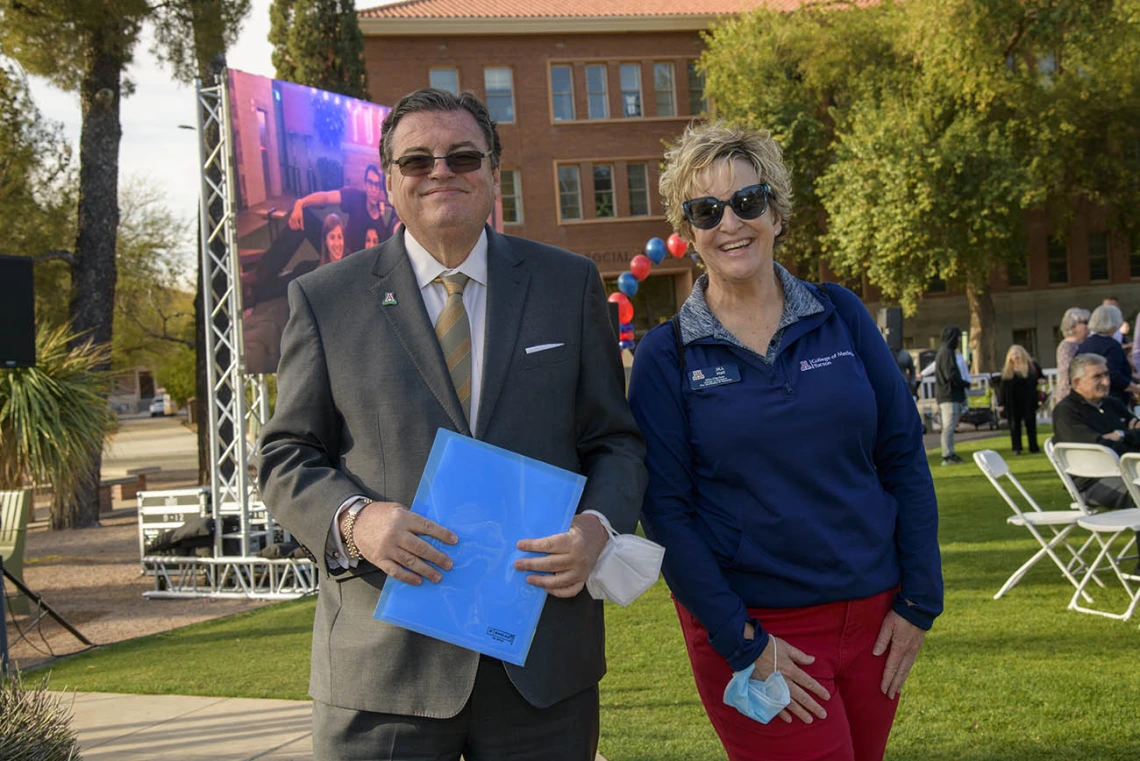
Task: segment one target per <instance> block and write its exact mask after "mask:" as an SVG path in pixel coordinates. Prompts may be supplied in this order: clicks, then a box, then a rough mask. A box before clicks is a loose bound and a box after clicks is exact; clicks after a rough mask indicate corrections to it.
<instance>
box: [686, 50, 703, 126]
mask: <svg viewBox="0 0 1140 761" xmlns="http://www.w3.org/2000/svg"><path fill="white" fill-rule="evenodd" d="M686 69H688V72H689V113H690V114H692V115H693V116H696V115H697V114H703V113H704V112H705V111H706V110H708V103H706V102H705V75H704V74H702V73H700V72H699V71H697V62H696V61H689V63H688V65H687V66H686Z"/></svg>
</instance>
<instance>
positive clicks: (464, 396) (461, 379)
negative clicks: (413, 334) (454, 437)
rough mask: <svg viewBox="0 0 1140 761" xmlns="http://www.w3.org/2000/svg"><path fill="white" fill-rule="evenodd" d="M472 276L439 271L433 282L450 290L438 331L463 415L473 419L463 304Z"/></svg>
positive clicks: (467, 328) (468, 339)
mask: <svg viewBox="0 0 1140 761" xmlns="http://www.w3.org/2000/svg"><path fill="white" fill-rule="evenodd" d="M468 280H469V278H468V277H467V276H466V275H464V274H463V273H462V272H456V273H455V274H454V275H440V276H439V277H437V278H436V279H435V281H434V282H437V283H442V284H443V287H444V288H445V289H446V290H447V301H446V302H445V303H444V305H443V311H442V312H440V313H439V318H438V319H437V320H436V321H435V335H436V337H437V338H438V339H439V345H440V347H441V348H442V349H443V357H444V359H445V360H446V361H447V371H448V372H449V373H451V383H452V385H454V386H455V393H456V394H457V395H458V396H459V403H460V404H461V405H463V416H464V417H465V418H467V421H468V422H470V421H471V323H470V322H469V321H468V319H467V310H466V309H464V308H463V287H464V286H466V285H467V281H468Z"/></svg>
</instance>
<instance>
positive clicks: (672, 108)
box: [653, 61, 677, 116]
mask: <svg viewBox="0 0 1140 761" xmlns="http://www.w3.org/2000/svg"><path fill="white" fill-rule="evenodd" d="M658 68H661V69H662V70H668V72H669V89H668V91H666V90H660V89H658V87H657V70H658ZM666 92H667V93H668V95H669V113H667V114H663V113H661V95H662V94H663V93H666ZM653 102H654V106H655V107H656V108H657V116H676V115H677V68H676V67H675V66H674V65H673V62H672V61H654V62H653Z"/></svg>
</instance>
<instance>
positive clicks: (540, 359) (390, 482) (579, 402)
mask: <svg viewBox="0 0 1140 761" xmlns="http://www.w3.org/2000/svg"><path fill="white" fill-rule="evenodd" d="M488 238H489V241H488V242H489V245H488V251H487V260H488V262H487V264H488V275H487V279H488V284H487V324H486V330H487V333H486V339H485V340H486V350H485V359H484V370H483V386H482V396H481V400H480V402H479V410H478V412H477V417H476V420H475V431H474V435H475V436H477V437H478V438H479V439H482V440H483V441H487V442H489V443H491V444H495V445H497V446H501V447H505V448H507V449H510V450H512V451H514V452H518V453H521V454H524V455H526V456H528V457H533V458H536V459H539V460H543V461H545V462H548V463H551V464H553V465H557V466H559V467H562V468H566V469H568V470H572V471H575V472H578V473H582V474H585V475H586V476H587V477H588V480H587V482H586V488H585V493H584V494H583V496H582V500H581V503H580V505H579V510H584V509H595V510H598V511H600V512H602V513H604V514H605V515H606V516H607V517H608V518H609V519H610V521H611V522H612V523H613V525H614V528H615V529H616V530H618V531H621V532H629V531H632V530H633V529H634V526H635V524H636V521H637V513H638V510H639V509H640V507H641V499H642V495H643V493H644V490H645V482H646V476H645V467H644V465H643V458H644V454H645V445H644V442H643V440H642V438H641V434H640V433H639V432H638V430H637V427H636V425H635V424H634V422H633V417H632V416H631V414H630V412H629V408H628V406H627V404H626V399H625V391H624V373H623V371H622V367H621V363H620V361H619V358H618V351H617V346H616V341H615V337H614V334H613V331H612V329H611V327H610V324H609V320H608V316H607V311H606V298H605V292H604V289H603V288H602V282H601V279H600V278H599V276H598V272H597V269H596V268H595V267H594V265H593V263H592V262H591V261H590V260H589V259H586V258H585V257H581V256H578V255H576V254H572V253H570V252H567V251H563V250H561V249H557V248H553V247H551V246H546V245H542V244H538V243H534V242H532V241H527V240H524V239H522V238H514V237H510V236H504V235H500V234H498V233H495V232H494V231H491V230H488ZM388 294H391V295H392V296H394V297H395V299H396V300H397V304H395V305H388V306H384V305H382V301H383V300H384V299H385V297H386V296H387V295H388ZM289 306H290V316H289V322H288V325H287V326H286V328H285V332H284V335H283V337H282V340H281V364H280V367H279V369H278V376H277V378H278V396H277V407H276V411H275V412H274V415H273V419H272V420H270V422H269V424H268V425H267V426H266V427H265V429H264V431H263V433H262V440H261V462H260V468H259V473H258V478H259V483H260V486H261V493H262V496H263V498H264V500H265V503H266V504H267V505H268V506H269V508H270V509H271V510H272V512H273V514H274V516H275V517H276V518H277V520H279V521H280V522H281V524H282V525H283V526H284V527H285V528H287V529H288V530H289V531H290V532H292V533H293V535H294V536H295V537H296V538H297V539H298V541H300V542H301V543H302V544H303V545H304V546H306V547H308V548H310V549H311V551H312V553H313V554H314V555H315V556H316V557H317V558H318V562H320V563H321V564H322V565H324V564H325V558H324V548H325V542H326V540H327V539H328V537H329V532H330V529H331V527H332V523H333V516H334V514H335V513H336V510H337V508H338V507H339V506H340V505H341V504H342V503H343V502H344V501H345V500H346V499H348V498H349V497H351V496H352V495H354V494H365V495H368V496H369V497H372V498H373V499H378V500H390V501H394V502H400V503H403V504H405V505H411V503H412V499H413V498H414V496H415V493H416V488H417V486H418V485H419V480H420V476H421V474H422V473H423V469H424V466H425V464H426V462H427V457H428V453H429V451H430V449H431V445H432V442H433V440H434V438H435V434H436V431H437V430H438V429H439V428H447V429H450V430H453V431H458V432H460V433H462V434H465V435H472V431H471V430H469V428H468V425H467V422H466V420H465V419H464V417H463V412H462V409H461V407H460V405H459V400H458V398H457V396H456V394H455V390H454V389H453V388H452V385H451V380H450V377H449V375H448V372H447V368H446V366H445V364H444V359H443V353H442V351H441V350H440V348H439V342H438V341H437V340H436V337H435V331H434V329H433V327H432V325H431V324H430V322H429V320H428V315H427V310H426V309H425V308H424V305H423V299H422V298H421V296H420V293H419V288H418V287H417V285H416V280H415V276H414V274H413V271H412V267H411V263H410V262H409V260H408V256H407V252H406V250H405V247H404V239H403V235H396V236H393V237H392V238H390V239H389V240H388V241H387V242H385V243H384V244H382V245H381V246H379V247H377V248H375V249H369V250H368V251H364V252H361V253H358V254H355V255H353V256H350V257H348V258H346V259H344V260H342V261H340V262H338V263H335V264H330V265H327V266H325V267H322V268H320V269H318V270H316V271H315V272H313V273H311V274H308V275H305V276H303V277H301V278H298V279H297V280H295V281H294V282H293V283H292V284H291V285H290V287H289ZM546 343H563V344H565V345H564V346H562V347H559V348H557V349H550V350H547V351H542V352H536V353H534V354H530V355H528V354H526V353H525V351H524V349H525V348H526V347H528V346H534V345H538V344H546ZM324 570H325V571H326V572H322V573H321V582H320V596H319V600H318V603H317V613H316V620H315V622H314V627H313V652H312V672H311V680H310V687H309V692H310V695H312V697H313V698H314V699H317V700H320V701H322V702H326V703H331V704H334V705H338V706H341V707H344V708H351V709H357V710H368V711H377V712H384V713H396V714H402V715H415V716H425V717H437V718H442V717H450V716H454V715H455V714H457V713H458V712H459V711H460V710H461V709H462V707H463V705H464V703H465V702H466V700H467V698H468V696H469V694H470V692H471V689H472V686H473V684H474V680H475V671H476V667H477V665H478V658H479V656H478V655H477V654H476V653H474V652H472V651H469V650H465V649H462V648H459V647H456V646H454V645H450V644H446V643H443V642H440V641H438V640H434V639H431V638H429V637H425V636H422V635H420V634H416V633H414V632H409V631H407V630H404V629H401V628H398V627H395V626H390V625H388V624H385V623H381V622H379V621H376V620H374V619H373V618H372V612H373V610H374V609H375V607H376V603H377V600H378V599H379V597H380V590H381V588H382V587H383V585H384V582H385V579H386V578H387V577H386V575H385V574H384V573H383V572H382V571H380V570H379V569H377V568H375V567H374V566H372V565H370V564H368V563H361V564H360V566H359V567H358V568H356V569H354V570H353V571H351V572H340V573H329V572H327V568H325V569H324ZM604 640H605V630H604V623H603V620H602V604H601V603H600V602H596V601H594V600H593V599H591V598H590V597H589V595H588V594H587V593H586V592H585V591H583V592H582V593H581V594H579V595H577V596H576V597H574V598H573V599H569V600H564V599H559V598H555V597H548V598H547V600H546V604H545V607H544V609H543V613H542V618H541V619H540V621H539V624H538V631H537V632H536V634H535V637H534V641H533V643H532V645H531V649H530V653H529V656H528V658H527V664H526V667H525V668H518V667H515V666H512V665H508V666H507V671H508V673H509V675H510V678H511V681H512V682H513V683H514V685H515V686H516V687H517V688H518V690H519V692H520V693H521V694H522V695H523V696H524V697H525V698H526V699H527V700H528V701H529V702H530V703H532V704H534V705H536V706H540V707H546V706H550V705H552V704H554V703H556V702H557V701H559V700H562V699H563V698H566V697H569V696H570V695H573V694H575V693H577V692H579V691H581V690H583V689H586V688H588V687H590V686H592V685H593V684H595V683H597V682H598V680H599V679H601V677H602V675H603V674H604V673H605V669H606V665H605V647H604V645H605V642H604Z"/></svg>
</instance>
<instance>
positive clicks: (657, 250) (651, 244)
mask: <svg viewBox="0 0 1140 761" xmlns="http://www.w3.org/2000/svg"><path fill="white" fill-rule="evenodd" d="M667 251H668V249H667V248H665V241H663V240H661V239H660V238H650V239H649V240H648V241H647V242H646V244H645V255H646V256H648V257H649V261H651V262H653V263H654V264H660V263H661V262H662V261H664V259H665V254H666V253H667Z"/></svg>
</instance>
